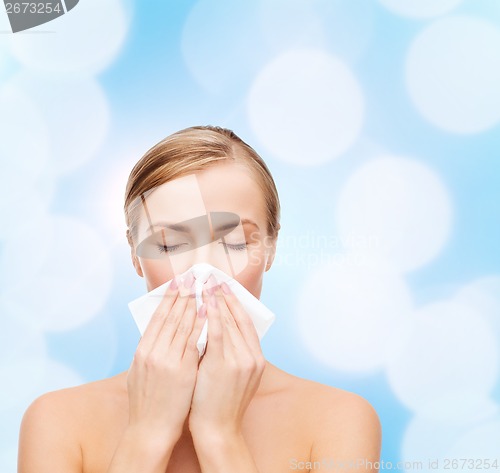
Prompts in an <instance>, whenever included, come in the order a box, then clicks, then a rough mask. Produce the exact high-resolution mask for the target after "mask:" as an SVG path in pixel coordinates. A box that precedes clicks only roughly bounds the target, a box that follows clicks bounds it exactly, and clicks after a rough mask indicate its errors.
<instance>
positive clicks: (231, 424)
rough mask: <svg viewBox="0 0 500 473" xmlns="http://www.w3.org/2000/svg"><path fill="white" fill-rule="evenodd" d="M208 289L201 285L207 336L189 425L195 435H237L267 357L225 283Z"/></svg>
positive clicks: (250, 324)
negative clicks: (204, 304) (206, 321)
mask: <svg viewBox="0 0 500 473" xmlns="http://www.w3.org/2000/svg"><path fill="white" fill-rule="evenodd" d="M214 280H215V278H214V279H213V280H212V281H214ZM213 289H214V290H213V291H211V292H213V294H212V295H210V294H209V291H210V289H209V288H208V287H207V283H205V285H204V287H203V300H204V302H208V306H207V320H208V341H207V346H206V353H205V354H204V355H203V358H202V359H201V362H200V365H199V367H198V374H197V378H196V385H195V388H194V393H193V399H192V401H191V412H190V415H189V429H190V431H191V433H193V434H195V433H200V435H205V434H207V433H210V432H212V433H213V432H218V433H220V434H223V435H225V434H228V435H233V434H240V433H241V427H242V420H243V415H244V413H245V411H246V409H247V407H248V405H249V404H250V401H251V399H252V398H253V396H254V394H255V393H256V391H257V389H258V387H259V384H260V381H261V378H262V374H263V372H264V369H265V366H266V360H265V358H264V355H263V354H262V350H261V347H260V341H259V337H258V335H257V331H256V330H255V326H254V324H253V321H252V319H251V318H250V316H249V315H248V313H247V312H246V311H245V310H244V309H243V307H242V305H241V303H240V301H239V300H238V299H237V297H236V295H235V294H234V293H233V292H232V291H231V290H230V288H229V286H228V285H227V284H224V283H223V284H222V288H221V286H219V285H217V286H215V287H214V288H213Z"/></svg>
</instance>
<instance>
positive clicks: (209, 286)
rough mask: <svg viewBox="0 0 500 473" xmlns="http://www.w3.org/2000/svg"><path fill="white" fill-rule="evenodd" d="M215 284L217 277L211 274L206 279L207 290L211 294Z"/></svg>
mask: <svg viewBox="0 0 500 473" xmlns="http://www.w3.org/2000/svg"><path fill="white" fill-rule="evenodd" d="M215 286H217V279H215V276H214V275H213V274H211V275H210V277H209V278H208V279H207V292H208V293H209V294H213V293H214V292H215Z"/></svg>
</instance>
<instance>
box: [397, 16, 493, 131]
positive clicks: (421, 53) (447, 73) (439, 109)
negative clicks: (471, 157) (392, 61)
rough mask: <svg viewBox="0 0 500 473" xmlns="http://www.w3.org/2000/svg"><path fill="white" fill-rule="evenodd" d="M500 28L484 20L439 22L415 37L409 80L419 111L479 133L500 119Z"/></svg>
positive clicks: (443, 124) (450, 127) (445, 125)
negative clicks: (499, 52)
mask: <svg viewBox="0 0 500 473" xmlns="http://www.w3.org/2000/svg"><path fill="white" fill-rule="evenodd" d="M498 51H500V29H498V28H497V27H496V26H495V25H494V24H492V23H490V22H488V21H486V20H483V19H479V18H473V17H467V16H456V17H450V18H444V19H442V20H439V21H436V22H435V23H432V24H431V25H430V26H428V27H427V28H426V29H425V30H423V31H422V32H421V33H420V34H419V35H418V36H417V37H416V38H415V40H414V41H413V43H412V45H411V47H410V49H409V51H408V55H407V59H406V71H405V74H406V84H407V88H408V92H409V94H410V97H411V99H412V101H413V103H414V104H415V107H416V108H417V110H418V111H419V112H420V113H421V114H422V115H423V116H424V117H425V118H426V119H427V120H429V121H430V122H431V123H432V124H433V125H435V126H437V127H439V128H441V129H443V130H446V131H449V132H453V133H464V134H469V133H479V132H482V131H485V130H488V129H489V128H491V127H493V126H495V125H497V124H498V122H499V121H500V87H498V84H499V83H500V54H498Z"/></svg>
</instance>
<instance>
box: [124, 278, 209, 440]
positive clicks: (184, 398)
mask: <svg viewBox="0 0 500 473" xmlns="http://www.w3.org/2000/svg"><path fill="white" fill-rule="evenodd" d="M174 281H175V282H174ZM174 281H173V283H172V284H170V286H169V287H168V289H167V291H166V293H165V296H164V298H163V299H162V302H161V303H160V305H159V307H158V308H157V309H156V311H155V312H154V314H153V316H152V318H151V320H150V322H149V324H148V326H147V328H146V330H145V332H144V334H143V336H142V338H141V340H140V342H139V344H138V347H137V350H136V352H135V356H134V359H133V361H132V365H131V367H130V369H129V371H128V375H127V386H128V396H129V428H131V429H132V430H135V431H136V432H140V433H143V434H144V435H145V436H147V437H148V438H151V440H155V441H158V442H159V444H161V442H162V441H169V442H172V441H177V439H178V438H179V437H180V436H181V434H182V430H183V426H184V422H185V420H186V418H187V415H188V413H189V408H190V406H191V399H192V395H193V390H194V386H195V383H196V373H197V370H198V361H199V355H198V350H197V348H196V342H197V340H198V337H199V336H200V333H201V329H202V327H203V324H204V322H205V320H206V318H205V314H206V307H205V308H204V307H203V306H202V307H200V311H199V312H198V316H197V314H196V299H195V297H194V286H193V282H194V278H193V275H192V274H191V273H189V275H188V276H187V277H186V280H185V281H184V284H183V285H181V286H180V287H177V284H178V283H177V281H179V278H175V279H174Z"/></svg>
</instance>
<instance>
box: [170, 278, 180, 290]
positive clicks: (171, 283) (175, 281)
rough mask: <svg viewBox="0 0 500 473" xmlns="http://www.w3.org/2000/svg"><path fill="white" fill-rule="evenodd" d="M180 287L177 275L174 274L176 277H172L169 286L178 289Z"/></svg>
mask: <svg viewBox="0 0 500 473" xmlns="http://www.w3.org/2000/svg"><path fill="white" fill-rule="evenodd" d="M178 287H179V284H178V282H177V276H174V279H172V281H171V282H170V285H169V286H168V288H169V289H177V288H178Z"/></svg>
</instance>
